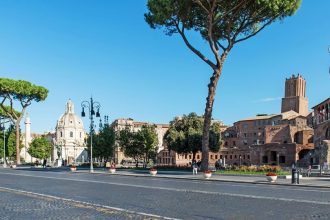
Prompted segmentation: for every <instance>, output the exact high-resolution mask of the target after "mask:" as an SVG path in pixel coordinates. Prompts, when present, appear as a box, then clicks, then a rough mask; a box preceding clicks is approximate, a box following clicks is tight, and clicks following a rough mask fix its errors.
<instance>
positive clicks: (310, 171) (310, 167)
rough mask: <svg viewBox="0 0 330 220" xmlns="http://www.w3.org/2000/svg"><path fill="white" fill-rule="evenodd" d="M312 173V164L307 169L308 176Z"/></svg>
mask: <svg viewBox="0 0 330 220" xmlns="http://www.w3.org/2000/svg"><path fill="white" fill-rule="evenodd" d="M311 173H312V166H311V165H309V166H308V169H307V176H308V177H310V176H311Z"/></svg>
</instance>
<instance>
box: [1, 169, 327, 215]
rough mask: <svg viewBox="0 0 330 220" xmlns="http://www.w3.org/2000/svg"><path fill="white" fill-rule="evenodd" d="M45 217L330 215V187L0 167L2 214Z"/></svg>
mask: <svg viewBox="0 0 330 220" xmlns="http://www.w3.org/2000/svg"><path fill="white" fill-rule="evenodd" d="M55 171H56V172H55ZM45 218H47V219H164V218H174V219H330V189H324V188H323V189H321V188H314V187H313V188H311V187H297V186H279V185H259V184H249V183H242V184H241V183H228V182H219V181H204V180H184V179H182V180H181V179H180V180H178V179H164V178H157V177H133V176H120V175H110V174H89V173H71V172H67V171H63V170H62V171H59V170H42V169H36V170H30V169H25V170H12V169H0V219H45Z"/></svg>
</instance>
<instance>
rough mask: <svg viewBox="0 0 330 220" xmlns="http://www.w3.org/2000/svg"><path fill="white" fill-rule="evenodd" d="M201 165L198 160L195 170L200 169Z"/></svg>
mask: <svg viewBox="0 0 330 220" xmlns="http://www.w3.org/2000/svg"><path fill="white" fill-rule="evenodd" d="M201 164H202V161H200V160H199V161H198V162H197V168H198V169H199V170H200V169H201Z"/></svg>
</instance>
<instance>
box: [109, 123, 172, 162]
mask: <svg viewBox="0 0 330 220" xmlns="http://www.w3.org/2000/svg"><path fill="white" fill-rule="evenodd" d="M143 125H154V126H155V130H156V133H157V136H158V152H160V151H161V150H163V149H164V144H163V137H164V135H165V133H166V131H167V130H168V128H169V125H168V124H153V123H148V122H139V121H134V119H132V118H119V119H116V120H115V121H114V122H113V123H112V124H111V126H112V127H113V128H114V130H115V132H118V131H120V130H123V129H125V128H126V127H128V128H129V129H130V130H131V131H134V132H137V131H139V130H140V129H141V128H142V126H143ZM114 161H115V163H116V164H121V163H123V162H128V161H130V162H131V161H132V159H131V158H129V157H126V156H125V155H124V152H123V149H122V148H121V146H120V145H119V144H118V143H116V147H115V153H114Z"/></svg>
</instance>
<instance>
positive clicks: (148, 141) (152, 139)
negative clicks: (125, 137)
mask: <svg viewBox="0 0 330 220" xmlns="http://www.w3.org/2000/svg"><path fill="white" fill-rule="evenodd" d="M136 138H137V142H138V143H139V144H140V145H141V147H142V157H143V161H144V166H145V167H146V165H147V164H149V162H150V160H153V162H155V161H156V156H157V150H158V136H157V133H156V130H155V126H153V125H143V126H142V128H141V130H139V131H138V132H137V134H136Z"/></svg>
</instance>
